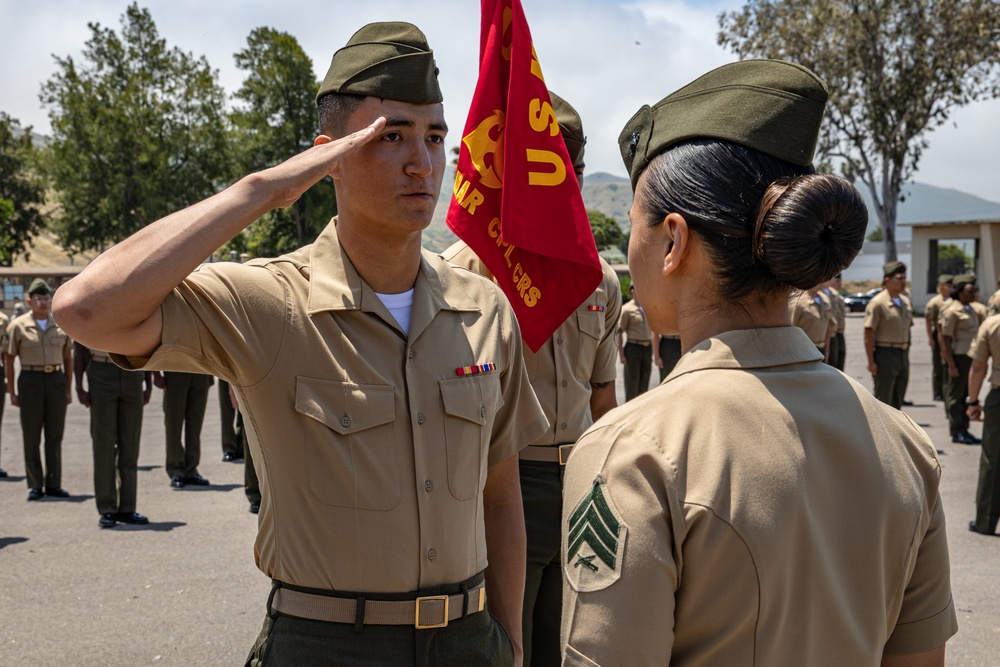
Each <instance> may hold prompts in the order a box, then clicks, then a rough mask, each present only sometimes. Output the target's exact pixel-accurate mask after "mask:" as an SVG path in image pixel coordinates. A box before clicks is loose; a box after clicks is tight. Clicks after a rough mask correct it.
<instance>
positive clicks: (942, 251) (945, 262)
mask: <svg viewBox="0 0 1000 667" xmlns="http://www.w3.org/2000/svg"><path fill="white" fill-rule="evenodd" d="M937 260H938V265H937V268H938V273H947V274H950V275H953V276H957V275H960V274H962V273H966V272H968V270H969V269H970V268H971V267H972V258H971V257H969V256H968V255H967V254H965V252H963V251H962V249H961V248H959V247H958V246H957V245H955V244H954V243H942V244H941V245H939V246H938V252H937Z"/></svg>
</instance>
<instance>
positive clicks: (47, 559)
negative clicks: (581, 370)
mask: <svg viewBox="0 0 1000 667" xmlns="http://www.w3.org/2000/svg"><path fill="white" fill-rule="evenodd" d="M861 327H862V316H861V315H860V314H858V315H851V316H849V318H848V328H847V347H848V349H847V372H848V374H849V375H851V376H852V377H854V378H856V379H858V380H859V381H861V382H862V383H864V384H866V385H867V386H869V387H870V386H871V378H870V377H869V376H868V374H867V371H866V370H865V360H864V353H863V348H862V343H861V341H862V329H861ZM913 337H914V347H913V348H912V349H911V353H910V363H911V373H910V387H909V391H908V396H907V397H908V398H909V399H910V400H912V401H913V402H914V403H915V405H914V406H913V407H910V408H906V411H907V412H908V413H909V414H910V415H911V416H912V417H913V418H914V420H915V421H916V422H917V423H918V424H920V425H921V426H922V427H923V428H924V429H926V431H927V433H928V435H929V436H930V437H931V439H932V440H933V441H934V443H935V444H936V445H937V447H938V449H939V451H940V458H941V463H942V467H943V470H944V473H943V482H942V496H943V499H944V503H945V508H946V513H947V518H948V537H949V541H950V545H951V557H952V586H953V591H954V595H955V600H956V605H957V608H958V617H959V625H960V630H959V634H958V635H957V636H956V637H955V638H953V639H952V641H951V642H949V645H948V664H949V665H957V666H963V667H966V666H967V667H993V666H995V665H996V664H997V663H998V658H997V656H998V655H1000V576H998V574H1000V538H996V537H985V536H981V535H977V534H973V533H970V532H968V530H967V529H966V524H967V523H968V520H969V519H970V518H972V516H973V510H974V506H973V503H974V493H975V487H976V479H977V473H978V465H979V455H980V449H979V447H977V446H967V445H957V444H952V443H951V441H950V439H949V437H948V427H947V421H946V419H945V415H944V408H943V406H942V404H941V403H935V402H933V401H931V400H930V398H931V389H930V372H931V371H930V368H931V367H930V351H929V348H928V347H927V341H926V335H925V333H924V329H923V322H922V321H921V320H918V321H917V323H916V326H915V327H914V330H913ZM653 375H654V382H655V377H656V372H655V369H654V371H653ZM618 393H619V400H622V399H623V390H622V386H621V378H620V376H619V392H618ZM215 396H216V394H215V391H214V389H213V392H212V398H211V400H210V401H209V409H208V414H207V416H206V419H205V428H204V431H203V434H202V440H203V444H202V452H203V454H202V465H201V466H200V471H201V473H202V474H203V475H204V476H205V477H207V478H208V479H209V480H210V481H211V486H208V487H190V486H189V487H187V488H185V489H172V488H170V485H169V479H168V478H167V475H166V473H165V472H164V469H163V462H164V461H163V459H164V432H163V410H162V407H161V403H162V392H161V391H159V390H154V394H153V399H152V401H151V402H150V404H149V405H148V406H147V408H146V411H145V415H144V420H143V442H142V452H141V455H140V461H139V463H140V472H139V500H138V508H137V509H138V511H139V512H141V513H143V514H145V515H147V516H148V517H149V518H150V524H149V525H148V526H123V525H119V526H118V527H116V528H114V529H107V530H101V529H100V528H99V527H98V525H97V520H98V514H97V509H96V507H95V505H94V500H93V481H92V473H93V469H92V455H91V451H90V433H89V414H88V412H87V410H86V408H83V407H82V406H80V405H79V404H77V403H74V404H73V405H71V406H70V408H69V413H68V417H67V425H66V437H65V440H64V443H63V486H64V487H65V488H66V489H67V490H68V491H69V492H70V493H71V497H70V498H69V499H67V500H53V499H45V500H42V501H39V502H33V503H30V504H29V503H27V502H26V497H27V489H26V486H25V482H24V464H23V458H22V453H21V433H20V425H19V422H18V410H17V408H13V407H11V405H10V403H9V400H8V401H7V405H6V408H5V411H4V416H3V423H2V441H0V467H3V468H5V469H6V470H7V471H8V472H9V473H10V474H11V477H10V478H8V479H5V480H0V665H21V666H31V667H33V666H43V667H48V666H50V665H74V666H79V667H88V666H95V667H97V666H100V667H111V666H119V665H120V666H135V665H212V666H215V665H242V664H243V660H244V658H245V656H246V654H247V652H248V651H249V649H250V646H251V644H252V642H253V639H254V637H255V636H256V634H257V631H258V630H259V628H260V625H261V622H262V621H263V617H264V603H265V599H266V597H267V592H268V589H269V582H268V581H267V579H266V577H265V576H264V575H263V574H261V573H260V571H258V570H257V568H256V566H255V565H254V558H253V540H254V536H255V531H256V516H255V515H253V514H250V513H249V512H248V510H247V508H248V503H247V500H246V498H245V496H244V494H243V468H242V465H240V464H233V463H223V462H222V460H221V455H222V450H221V447H220V440H219V409H218V403H217V401H216V400H215ZM835 407H836V406H817V408H818V409H835ZM972 432H973V433H974V434H976V435H980V433H981V425H980V424H974V425H973V427H972Z"/></svg>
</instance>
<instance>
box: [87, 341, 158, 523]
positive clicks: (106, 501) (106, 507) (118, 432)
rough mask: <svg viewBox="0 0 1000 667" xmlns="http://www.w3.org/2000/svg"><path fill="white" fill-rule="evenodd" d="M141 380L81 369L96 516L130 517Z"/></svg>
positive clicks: (109, 369)
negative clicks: (84, 376)
mask: <svg viewBox="0 0 1000 667" xmlns="http://www.w3.org/2000/svg"><path fill="white" fill-rule="evenodd" d="M144 375H145V374H144V373H142V372H141V371H126V370H122V369H121V368H118V366H115V365H114V364H112V363H105V362H100V361H96V360H91V362H90V364H89V365H88V366H87V386H88V390H89V392H90V437H91V440H92V441H93V445H94V500H95V501H96V502H97V511H98V513H100V514H106V513H108V512H121V513H123V514H127V513H131V512H134V511H135V497H136V474H137V473H136V471H137V469H138V465H139V436H140V434H141V432H142V407H143V406H142V385H143V379H144Z"/></svg>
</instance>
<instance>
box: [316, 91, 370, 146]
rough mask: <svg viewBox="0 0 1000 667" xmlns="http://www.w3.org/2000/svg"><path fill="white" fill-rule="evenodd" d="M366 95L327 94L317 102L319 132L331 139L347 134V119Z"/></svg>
mask: <svg viewBox="0 0 1000 667" xmlns="http://www.w3.org/2000/svg"><path fill="white" fill-rule="evenodd" d="M364 99H365V95H352V94H348V93H326V94H325V95H323V96H322V97H320V98H319V99H318V100H316V112H317V114H318V115H319V131H320V132H322V133H323V134H325V135H327V136H331V137H342V136H344V135H346V134H347V119H348V117H350V115H351V114H352V113H354V112H355V111H356V110H357V108H358V107H359V106H360V105H361V102H362V100H364Z"/></svg>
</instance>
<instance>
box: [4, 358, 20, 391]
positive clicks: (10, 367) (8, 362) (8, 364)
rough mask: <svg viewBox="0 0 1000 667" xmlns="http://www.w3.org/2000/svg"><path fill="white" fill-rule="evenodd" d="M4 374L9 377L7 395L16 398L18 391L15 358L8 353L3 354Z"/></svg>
mask: <svg viewBox="0 0 1000 667" xmlns="http://www.w3.org/2000/svg"><path fill="white" fill-rule="evenodd" d="M3 372H4V375H6V376H7V393H8V394H10V395H11V396H15V395H16V394H17V391H16V389H15V388H14V357H13V356H12V355H10V354H7V353H6V352H4V353H3Z"/></svg>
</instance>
